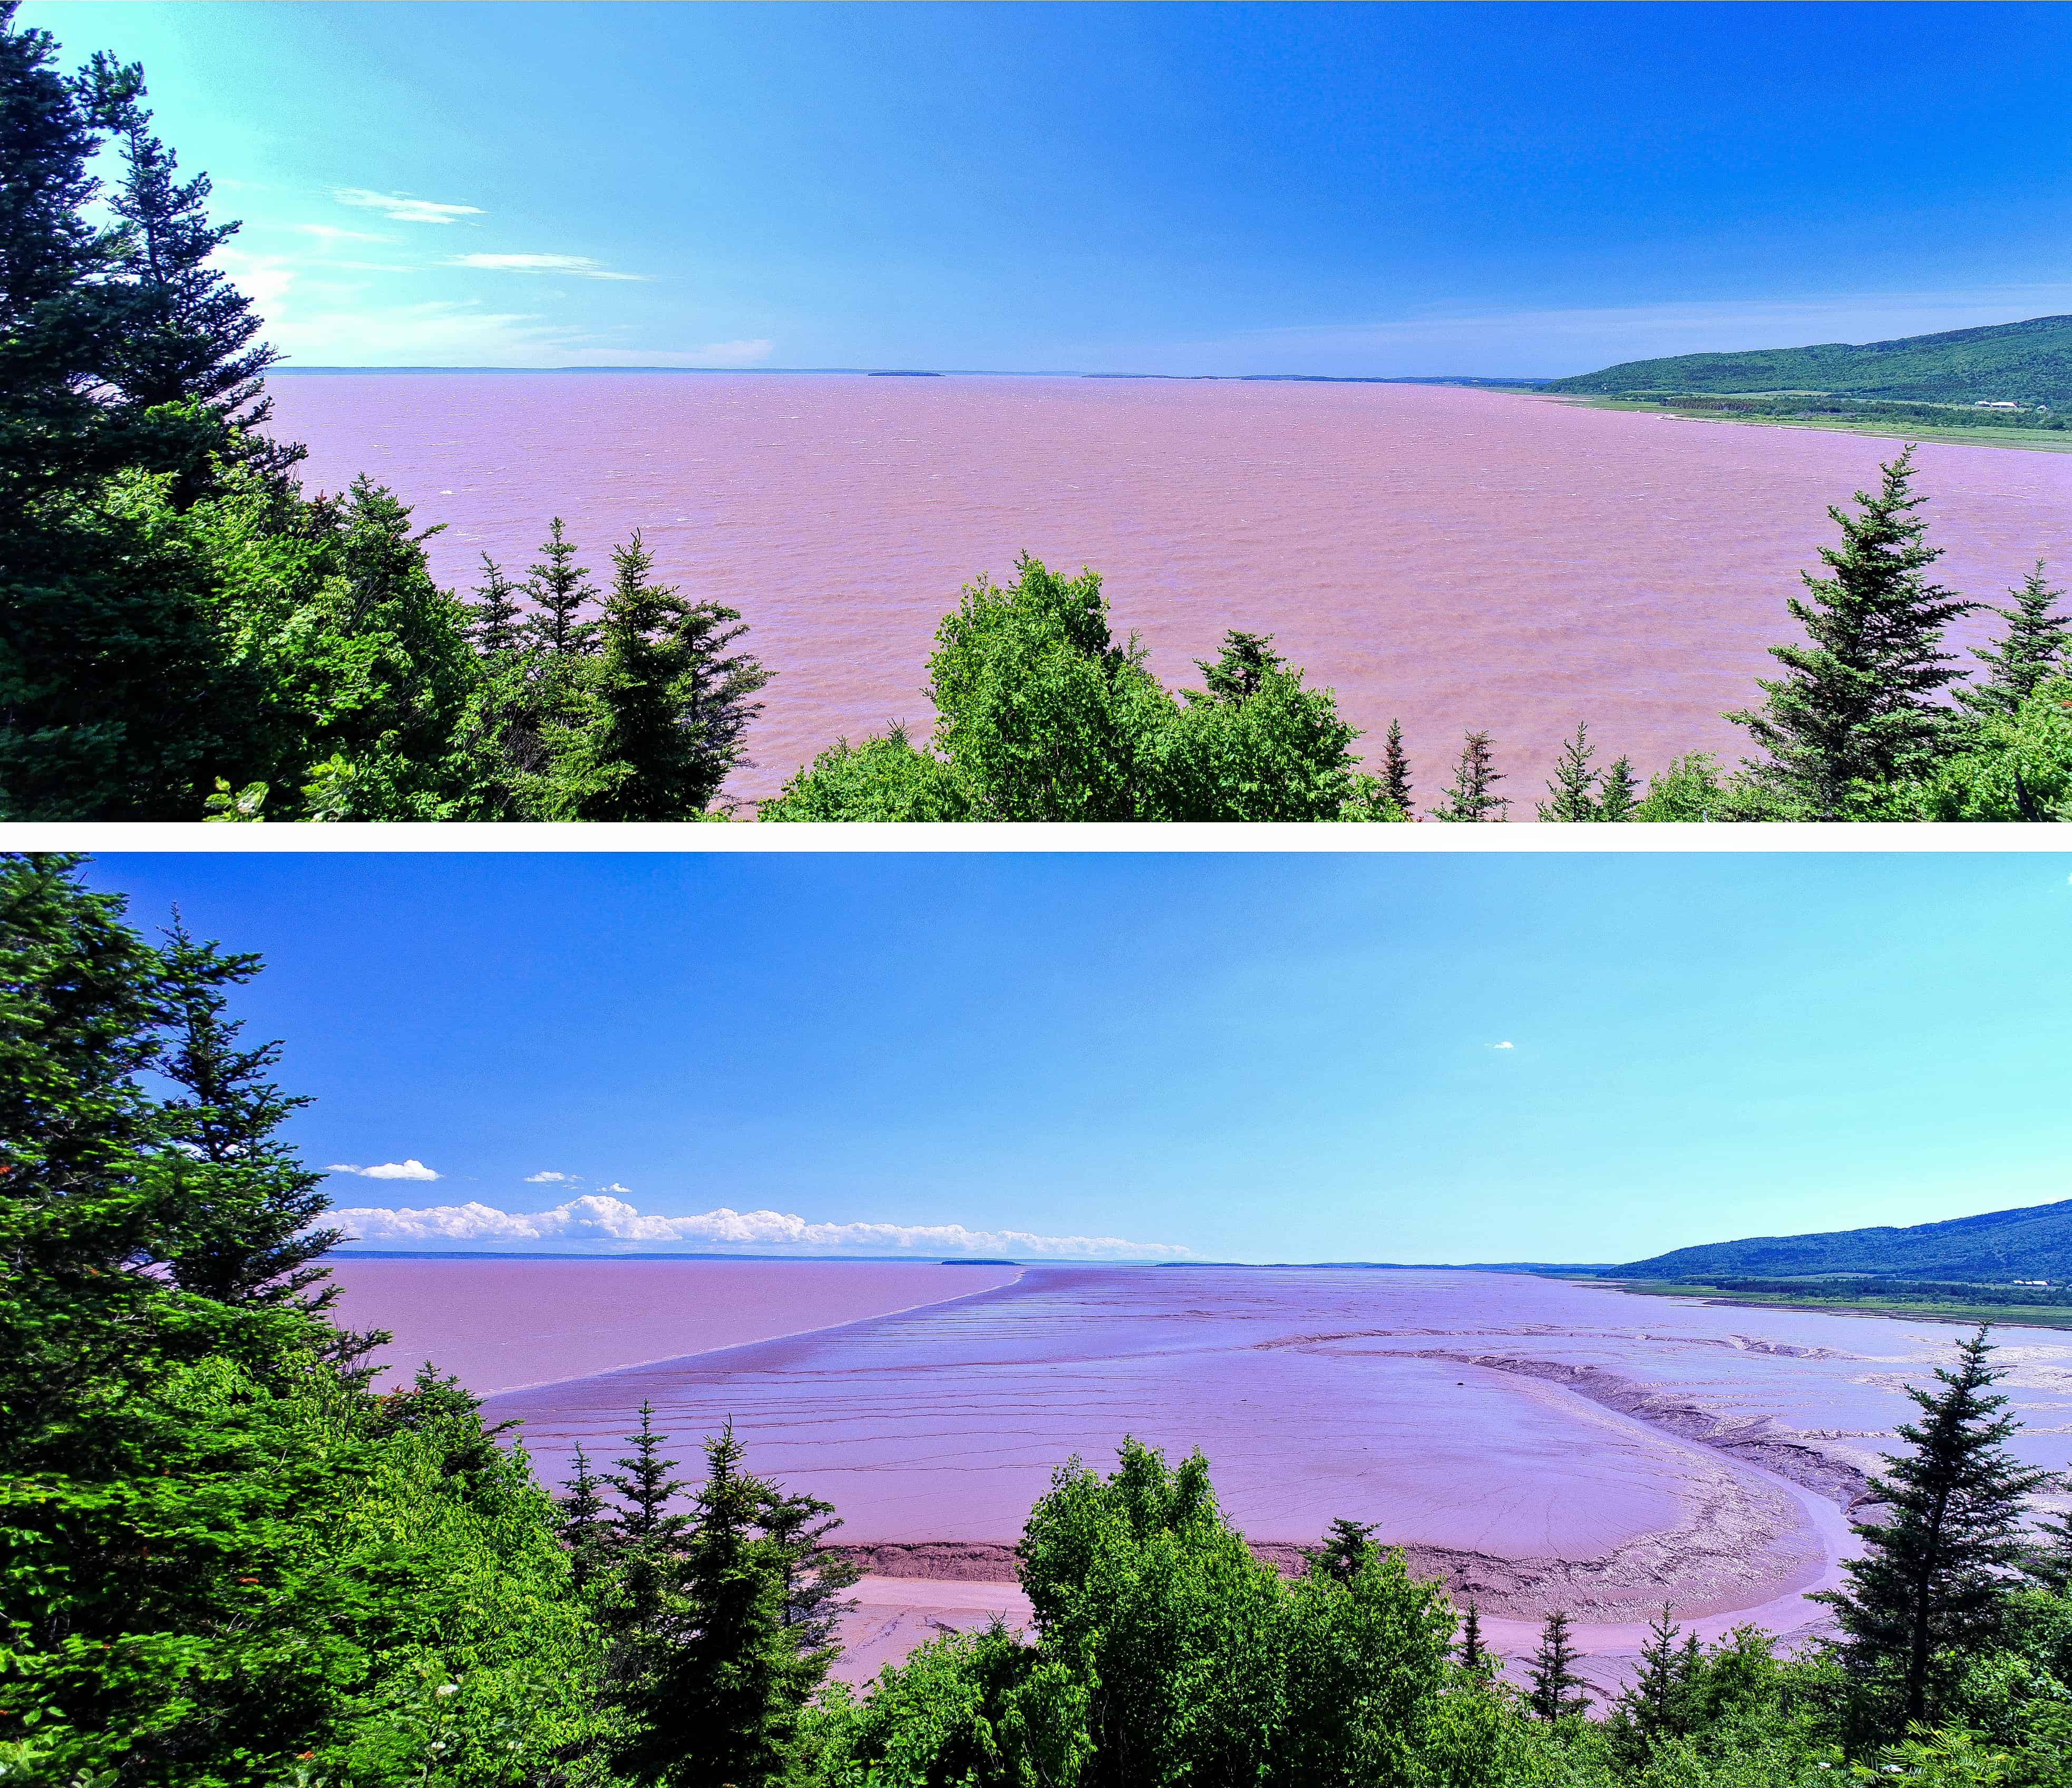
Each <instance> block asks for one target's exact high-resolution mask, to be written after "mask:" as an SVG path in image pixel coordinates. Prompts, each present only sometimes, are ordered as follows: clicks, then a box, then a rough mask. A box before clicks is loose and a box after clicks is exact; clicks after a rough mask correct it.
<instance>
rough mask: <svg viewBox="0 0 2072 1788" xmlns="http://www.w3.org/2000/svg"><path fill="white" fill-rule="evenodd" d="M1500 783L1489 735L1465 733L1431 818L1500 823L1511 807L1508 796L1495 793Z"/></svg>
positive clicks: (1471, 822) (1500, 772)
mask: <svg viewBox="0 0 2072 1788" xmlns="http://www.w3.org/2000/svg"><path fill="white" fill-rule="evenodd" d="M1502 781H1503V772H1502V771H1499V770H1498V768H1497V767H1496V758H1495V754H1494V752H1493V751H1492V750H1491V749H1490V736H1489V734H1486V733H1470V734H1468V736H1467V738H1466V740H1465V741H1464V742H1462V744H1461V755H1460V759H1459V761H1458V762H1457V763H1455V764H1454V766H1453V784H1452V786H1451V787H1449V788H1448V789H1447V791H1446V793H1445V799H1443V800H1442V801H1441V803H1440V804H1439V805H1438V806H1437V807H1436V808H1433V810H1432V817H1433V819H1435V820H1450V821H1454V822H1457V823H1468V824H1474V823H1477V822H1480V821H1483V820H1492V819H1494V820H1501V819H1502V818H1503V812H1504V809H1505V808H1507V807H1509V806H1510V805H1511V798H1510V796H1508V795H1498V794H1497V793H1496V792H1495V788H1496V785H1497V784H1498V783H1500V782H1502Z"/></svg>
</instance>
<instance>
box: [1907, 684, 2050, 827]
mask: <svg viewBox="0 0 2072 1788" xmlns="http://www.w3.org/2000/svg"><path fill="white" fill-rule="evenodd" d="M1890 816H1891V817H1892V818H1894V819H1901V820H1999V821H2007V822H2014V821H2028V822H2030V823H2036V822H2039V821H2048V820H2056V821H2059V822H2062V821H2064V820H2072V678H2066V679H2060V680H2054V681H2051V682H2046V683H2041V684H2037V688H2036V689H2035V690H2034V692H2033V693H2032V694H2031V695H2030V696H2029V699H2028V700H2027V701H2025V702H2024V703H2023V704H2022V705H2021V708H2020V709H2018V710H2016V713H2014V714H2013V715H2012V716H2004V715H2000V714H1996V713H1984V714H1982V715H1981V716H1980V717H1979V719H1978V720H1977V721H1975V723H1974V724H1973V725H1971V726H1970V727H1968V728H1967V729H1966V731H1965V734H1964V740H1963V746H1962V748H1961V749H1960V750H1956V751H1954V752H1952V753H1951V754H1950V755H1948V756H1947V757H1945V758H1942V759H1940V760H1939V761H1938V762H1937V763H1936V764H1935V765H1934V767H1933V768H1932V769H1930V771H1929V772H1928V773H1927V774H1926V775H1925V776H1924V777H1923V778H1922V780H1920V781H1919V782H1918V783H1914V784H1913V785H1912V786H1911V787H1908V788H1907V789H1905V790H1904V791H1901V795H1900V796H1899V798H1898V799H1896V800H1895V801H1894V802H1893V804H1892V806H1891V810H1890Z"/></svg>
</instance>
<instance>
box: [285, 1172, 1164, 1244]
mask: <svg viewBox="0 0 2072 1788" xmlns="http://www.w3.org/2000/svg"><path fill="white" fill-rule="evenodd" d="M356 1171H357V1169H356ZM324 1220H325V1221H326V1222H327V1223H336V1224H338V1225H339V1227H342V1228H343V1229H344V1230H345V1231H346V1232H347V1235H349V1236H350V1237H351V1238H352V1239H353V1240H355V1241H357V1242H360V1243H365V1244H367V1245H369V1246H372V1247H434V1248H445V1247H450V1248H457V1249H466V1248H469V1247H493V1248H508V1247H528V1246H535V1247H537V1246H545V1245H549V1244H558V1245H560V1246H562V1247H567V1246H570V1245H582V1244H590V1245H594V1246H598V1247H602V1248H606V1249H608V1250H611V1251H612V1252H626V1253H631V1252H639V1251H641V1250H643V1249H648V1248H653V1249H680V1248H685V1247H689V1248H695V1249H698V1250H701V1251H710V1252H730V1251H732V1252H742V1253H750V1252H753V1253H763V1254H767V1253H779V1252H798V1253H800V1254H894V1255H896V1254H918V1255H929V1256H936V1257H938V1258H939V1257H941V1256H945V1255H960V1254H992V1255H1009V1256H1015V1257H1017V1258H1021V1259H1028V1258H1032V1257H1033V1258H1037V1259H1042V1260H1180V1259H1183V1258H1185V1257H1186V1255H1187V1254H1188V1253H1189V1252H1190V1250H1188V1249H1186V1248H1184V1247H1174V1245H1172V1244H1171V1243H1163V1242H1132V1241H1125V1240H1124V1239H1123V1238H1121V1237H1120V1236H1117V1235H1030V1234H1029V1233H1027V1232H1026V1231H1022V1230H1013V1229H967V1228H965V1227H964V1225H963V1224H961V1223H912V1224H909V1223H808V1222H807V1221H806V1219H804V1218H803V1217H796V1216H792V1215H789V1214H787V1213H786V1212H783V1211H780V1210H729V1209H728V1208H726V1206H721V1208H720V1209H718V1210H707V1211H702V1212H701V1213H700V1214H699V1215H697V1216H694V1217H660V1216H652V1215H647V1214H645V1213H643V1212H641V1211H639V1210H635V1209H634V1207H633V1206H631V1205H630V1204H627V1203H626V1202H624V1201H623V1199H619V1198H608V1197H606V1196H605V1195H604V1194H601V1193H590V1194H586V1195H585V1196H583V1197H582V1198H571V1199H569V1201H568V1202H567V1203H565V1204H561V1205H557V1206H555V1207H554V1208H553V1210H536V1211H529V1212H516V1211H506V1210H496V1209H495V1208H494V1207H493V1206H490V1205H486V1204H480V1203H476V1202H469V1203H467V1204H447V1205H434V1206H429V1207H427V1208H426V1209H422V1210H411V1209H407V1208H405V1209H399V1210H387V1209H378V1208H361V1209H356V1210H332V1211H329V1212H327V1213H326V1215H325V1219H324Z"/></svg>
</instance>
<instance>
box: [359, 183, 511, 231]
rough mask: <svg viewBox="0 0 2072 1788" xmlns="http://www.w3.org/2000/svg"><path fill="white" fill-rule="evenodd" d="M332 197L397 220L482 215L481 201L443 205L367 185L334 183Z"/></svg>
mask: <svg viewBox="0 0 2072 1788" xmlns="http://www.w3.org/2000/svg"><path fill="white" fill-rule="evenodd" d="M331 197H332V198H334V199H336V200H337V201H338V202H339V203H340V204H341V205H352V206H355V207H356V208H359V209H360V210H362V211H378V212H380V213H381V215H382V216H384V217H387V218H390V219H393V220H394V221H395V222H397V223H398V224H451V223H454V222H457V221H458V220H459V219H461V218H463V217H479V216H482V215H483V210H482V207H481V206H479V205H442V204H437V203H434V202H433V201H432V200H431V199H413V198H411V197H410V196H409V195H408V194H407V193H401V192H369V191H368V190H367V189H366V188H365V187H333V188H332V189H331Z"/></svg>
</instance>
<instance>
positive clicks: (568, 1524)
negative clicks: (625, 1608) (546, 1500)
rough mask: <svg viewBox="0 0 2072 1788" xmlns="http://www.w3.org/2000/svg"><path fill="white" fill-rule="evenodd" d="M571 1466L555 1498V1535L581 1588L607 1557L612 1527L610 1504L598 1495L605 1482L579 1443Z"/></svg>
mask: <svg viewBox="0 0 2072 1788" xmlns="http://www.w3.org/2000/svg"><path fill="white" fill-rule="evenodd" d="M574 1463H575V1468H576V1469H575V1475H574V1477H573V1478H569V1479H568V1480H567V1482H566V1483H565V1485H564V1486H563V1494H561V1495H560V1496H557V1498H554V1532H555V1535H556V1536H557V1538H558V1539H560V1540H561V1544H562V1545H563V1546H564V1547H565V1548H567V1549H568V1554H569V1570H570V1574H571V1575H572V1576H573V1577H574V1580H575V1585H576V1587H577V1589H582V1588H584V1587H585V1586H586V1585H588V1584H589V1583H590V1580H592V1579H593V1578H594V1577H595V1576H597V1574H598V1572H599V1571H600V1570H602V1568H603V1567H604V1565H605V1564H606V1561H607V1560H608V1559H609V1558H610V1556H611V1539H612V1527H611V1522H610V1520H609V1519H607V1518H608V1516H609V1515H610V1513H611V1504H610V1503H608V1502H606V1501H605V1499H604V1498H603V1497H602V1495H600V1494H598V1491H599V1489H600V1487H601V1486H602V1484H603V1482H604V1480H603V1479H602V1478H599V1477H598V1475H597V1474H596V1473H595V1472H594V1471H592V1470H591V1469H590V1456H589V1454H587V1453H585V1452H584V1451H583V1449H582V1443H581V1442H580V1441H578V1443H577V1445H576V1451H575V1461H574Z"/></svg>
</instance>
